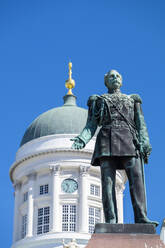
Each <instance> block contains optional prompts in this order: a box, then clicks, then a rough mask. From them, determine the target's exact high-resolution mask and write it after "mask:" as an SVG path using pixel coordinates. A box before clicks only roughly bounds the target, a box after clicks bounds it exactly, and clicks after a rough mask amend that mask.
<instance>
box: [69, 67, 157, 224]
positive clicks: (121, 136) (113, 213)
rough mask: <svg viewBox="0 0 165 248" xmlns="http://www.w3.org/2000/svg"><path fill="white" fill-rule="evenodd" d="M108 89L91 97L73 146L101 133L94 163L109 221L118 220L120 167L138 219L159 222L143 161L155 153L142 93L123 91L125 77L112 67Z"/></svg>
mask: <svg viewBox="0 0 165 248" xmlns="http://www.w3.org/2000/svg"><path fill="white" fill-rule="evenodd" d="M104 82H105V85H106V87H107V88H108V93H107V94H103V95H101V96H99V95H92V96H90V97H89V100H88V107H89V110H88V119H87V123H86V126H85V128H84V129H83V131H82V132H81V134H80V135H78V136H77V137H75V138H74V139H72V140H73V141H74V143H73V145H72V148H74V149H82V148H83V147H85V145H86V144H87V143H88V142H89V140H90V139H91V138H92V137H93V135H94V134H95V131H96V129H97V127H101V128H100V131H99V133H98V135H97V139H96V144H95V149H94V153H93V157H92V161H91V164H92V165H93V166H100V167H101V179H102V191H103V194H102V201H103V208H104V215H105V221H106V223H113V224H114V223H118V216H117V205H116V195H115V177H116V170H117V169H120V170H121V169H124V170H125V171H126V174H127V177H128V180H129V187H130V194H131V200H132V205H133V210H134V218H135V223H149V224H154V225H156V226H157V225H158V223H157V222H156V221H151V220H149V219H148V218H147V209H146V194H145V182H144V170H143V164H144V163H148V156H149V155H150V153H151V145H150V142H149V137H148V132H147V127H146V124H145V121H144V116H143V113H142V110H141V103H142V101H141V98H140V96H139V95H126V94H122V93H121V91H120V87H121V86H122V77H121V75H120V74H119V73H118V72H117V71H115V70H110V71H109V72H108V73H107V74H106V75H105V77H104Z"/></svg>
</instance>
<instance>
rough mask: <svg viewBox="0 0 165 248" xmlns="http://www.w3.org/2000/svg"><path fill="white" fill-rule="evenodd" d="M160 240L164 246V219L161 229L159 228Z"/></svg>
mask: <svg viewBox="0 0 165 248" xmlns="http://www.w3.org/2000/svg"><path fill="white" fill-rule="evenodd" d="M160 239H161V240H162V241H163V243H164V244H165V219H164V220H163V223H162V227H161V230H160Z"/></svg>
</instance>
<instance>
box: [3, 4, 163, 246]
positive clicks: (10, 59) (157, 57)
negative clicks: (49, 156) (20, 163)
mask: <svg viewBox="0 0 165 248" xmlns="http://www.w3.org/2000/svg"><path fill="white" fill-rule="evenodd" d="M164 10H165V2H164V1H163V0H157V1H156V0H145V1H144V0H138V1H137V0H136V1H134V0H125V1H123V0H115V1H111V0H109V1H108V0H102V1H97V0H95V1H94V0H91V1H87V0H83V1H79V0H77V1H76V0H70V1H67V0H66V1H64V0H60V1H58V0H47V1H43V0H40V1H37V0H33V1H31V0H29V1H25V0H21V1H19V0H15V1H12V0H1V1H0V84H1V97H0V106H1V162H0V163H1V180H0V182H1V187H0V191H1V197H2V198H1V199H3V200H2V201H1V204H0V208H1V211H0V212H1V225H0V229H1V230H0V233H1V234H3V235H2V237H1V246H2V247H3V248H7V247H10V245H11V243H12V229H13V212H14V201H13V200H14V198H13V188H12V184H11V182H10V180H9V175H8V171H9V168H10V166H11V164H12V163H13V162H14V159H15V153H16V151H17V149H18V147H19V144H20V141H21V138H22V136H23V134H24V131H25V130H26V128H27V126H28V125H29V124H30V123H31V122H32V120H33V119H34V118H36V117H37V116H38V115H39V114H41V113H43V112H44V111H46V110H48V109H50V108H53V107H56V106H60V105H62V104H63V100H62V97H63V96H64V95H65V94H66V92H67V91H66V89H65V87H64V83H65V80H66V79H67V78H68V62H69V60H71V61H72V63H73V78H74V79H75V81H76V87H75V89H74V91H73V92H74V94H75V95H76V96H77V98H78V99H77V102H78V105H79V106H81V107H85V108H86V101H87V99H88V96H90V95H91V94H102V93H105V92H106V88H105V86H104V82H103V78H104V74H105V73H106V72H107V71H108V70H109V69H117V70H118V71H119V72H120V73H121V74H122V76H123V87H122V91H123V92H124V93H128V94H131V93H139V94H140V96H141V97H142V99H143V112H144V115H145V119H146V123H147V126H148V130H149V134H150V140H151V144H152V147H153V152H152V154H151V156H150V160H149V164H148V165H146V167H145V170H146V184H147V196H148V197H147V198H148V216H149V217H150V218H151V219H154V220H157V221H159V222H160V226H161V222H162V220H163V218H164V217H165V207H164V206H165V200H164V188H165V180H164V175H165V167H164V140H165V135H164V123H165V116H164V112H165V111H164V107H165V79H164V71H165V48H164V44H165V31H164V26H165V15H164ZM124 208H125V210H124V216H125V222H127V223H131V222H132V221H133V214H132V207H131V203H130V199H129V193H128V187H127V189H126V191H125V196H124ZM160 226H159V227H158V228H157V230H158V233H159V231H160Z"/></svg>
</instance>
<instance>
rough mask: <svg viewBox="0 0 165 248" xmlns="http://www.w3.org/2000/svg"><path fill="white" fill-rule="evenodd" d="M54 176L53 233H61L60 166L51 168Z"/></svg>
mask: <svg viewBox="0 0 165 248" xmlns="http://www.w3.org/2000/svg"><path fill="white" fill-rule="evenodd" d="M50 170H51V176H52V206H51V216H52V218H51V219H52V226H51V231H52V232H60V230H61V229H60V202H59V194H60V178H59V175H60V165H55V166H51V167H50Z"/></svg>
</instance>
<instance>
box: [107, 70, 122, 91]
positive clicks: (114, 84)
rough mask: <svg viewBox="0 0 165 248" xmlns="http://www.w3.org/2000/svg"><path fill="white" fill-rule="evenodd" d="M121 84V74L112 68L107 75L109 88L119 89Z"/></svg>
mask: <svg viewBox="0 0 165 248" xmlns="http://www.w3.org/2000/svg"><path fill="white" fill-rule="evenodd" d="M121 85H122V77H121V75H120V74H119V73H118V72H117V71H115V70H111V71H110V72H108V74H107V75H106V86H107V88H108V89H110V90H115V89H119V88H120V87H121Z"/></svg>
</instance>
